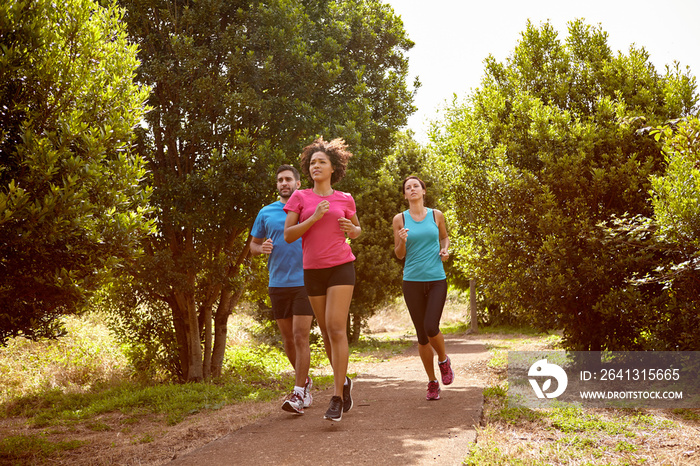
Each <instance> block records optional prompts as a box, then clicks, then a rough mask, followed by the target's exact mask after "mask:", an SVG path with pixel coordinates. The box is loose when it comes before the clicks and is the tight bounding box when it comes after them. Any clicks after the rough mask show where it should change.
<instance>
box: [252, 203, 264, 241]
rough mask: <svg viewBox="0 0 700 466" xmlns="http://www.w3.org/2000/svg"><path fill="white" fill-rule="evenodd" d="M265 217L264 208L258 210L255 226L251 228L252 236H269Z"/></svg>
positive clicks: (261, 237) (262, 237)
mask: <svg viewBox="0 0 700 466" xmlns="http://www.w3.org/2000/svg"><path fill="white" fill-rule="evenodd" d="M264 217H265V215H264V214H263V211H262V210H261V211H260V212H258V216H257V217H255V222H254V223H253V228H251V229H250V236H252V237H253V238H260V239H264V238H267V229H266V228H265V220H264Z"/></svg>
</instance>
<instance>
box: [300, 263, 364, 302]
mask: <svg viewBox="0 0 700 466" xmlns="http://www.w3.org/2000/svg"><path fill="white" fill-rule="evenodd" d="M338 285H352V286H355V262H353V261H351V262H346V263H345V264H340V265H336V266H334V267H328V268H327V269H304V286H305V287H306V292H307V293H308V294H309V296H325V295H326V294H327V290H328V288H330V287H331V286H338Z"/></svg>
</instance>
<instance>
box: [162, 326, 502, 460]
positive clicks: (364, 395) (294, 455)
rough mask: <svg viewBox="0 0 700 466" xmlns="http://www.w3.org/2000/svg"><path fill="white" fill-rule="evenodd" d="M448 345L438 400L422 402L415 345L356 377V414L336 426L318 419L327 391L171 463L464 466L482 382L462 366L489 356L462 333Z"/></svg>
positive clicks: (477, 415)
mask: <svg viewBox="0 0 700 466" xmlns="http://www.w3.org/2000/svg"><path fill="white" fill-rule="evenodd" d="M446 342H447V349H448V354H449V355H450V358H451V360H452V365H453V368H454V370H455V374H456V377H455V381H454V383H453V384H452V385H449V386H442V392H441V399H440V400H438V401H426V399H425V392H426V387H427V377H426V375H425V372H424V370H423V366H422V365H421V362H420V359H419V358H418V351H417V347H416V345H415V344H414V346H413V347H412V348H411V349H409V350H408V351H407V352H406V354H405V355H402V356H399V357H396V358H393V359H392V360H390V361H387V362H382V363H378V364H373V365H371V366H370V367H369V369H368V370H367V371H366V372H364V373H361V374H359V375H358V377H357V378H356V379H355V385H354V389H353V400H354V408H353V409H352V410H351V411H350V412H348V413H345V414H344V415H343V419H342V421H340V422H331V421H326V420H323V414H324V413H325V410H326V408H327V407H328V402H329V400H330V396H331V394H332V393H331V391H330V390H326V391H323V392H314V393H313V394H314V404H313V405H312V406H311V407H309V408H307V409H306V410H305V414H304V415H302V416H298V415H292V414H289V413H285V412H283V411H282V410H280V411H279V413H275V414H272V415H270V416H268V417H267V418H265V419H263V420H261V421H259V422H257V423H255V424H251V425H248V426H246V427H244V428H242V429H240V430H238V431H236V432H233V433H231V434H229V435H226V436H224V437H222V438H220V439H218V440H216V441H214V442H211V443H210V444H208V445H206V446H204V447H202V448H200V449H198V450H195V451H193V452H190V453H189V454H187V455H183V456H181V457H179V458H177V459H176V460H174V461H173V462H172V463H171V464H183V465H185V464H192V465H194V464H197V465H211V464H216V465H219V464H270V465H291V464H336V465H337V464H381V465H394V464H395V465H399V464H401V465H422V464H445V465H458V464H461V463H462V460H463V459H464V457H465V456H466V454H467V452H468V450H469V448H470V446H471V445H472V444H473V442H474V441H475V439H476V432H475V430H474V426H475V425H478V424H479V421H480V418H481V412H482V409H483V396H482V390H483V388H484V387H483V385H482V383H483V382H484V381H481V380H478V379H475V378H473V377H469V374H468V369H467V368H468V366H470V365H471V364H473V363H475V362H479V361H484V360H486V359H487V358H488V354H487V352H486V349H485V348H484V346H483V345H481V344H475V343H470V342H469V340H468V337H465V336H463V335H449V336H446ZM350 370H352V364H351V367H350Z"/></svg>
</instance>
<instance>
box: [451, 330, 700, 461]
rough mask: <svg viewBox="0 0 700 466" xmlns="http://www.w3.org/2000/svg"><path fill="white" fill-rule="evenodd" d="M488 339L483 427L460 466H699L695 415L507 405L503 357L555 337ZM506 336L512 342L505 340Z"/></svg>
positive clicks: (699, 416) (698, 413) (551, 342)
mask: <svg viewBox="0 0 700 466" xmlns="http://www.w3.org/2000/svg"><path fill="white" fill-rule="evenodd" d="M504 330H506V331H505V332H504V333H502V334H493V333H490V332H489V331H486V332H484V333H485V334H486V335H490V338H489V343H488V345H487V346H488V348H489V351H490V353H491V359H490V362H489V364H488V367H489V369H490V370H491V381H490V382H489V386H488V387H486V388H485V389H484V400H485V405H484V421H483V423H482V426H480V427H479V428H477V438H478V440H477V443H476V444H475V445H474V447H473V448H472V450H471V452H470V454H469V456H468V457H467V458H466V459H465V461H464V464H465V465H470V466H476V465H479V466H482V465H523V466H525V465H527V466H540V465H542V466H543V465H568V466H574V465H697V464H700V410H689V409H682V410H634V409H624V410H623V409H583V408H581V407H576V406H572V405H564V404H562V405H560V406H556V407H554V408H552V409H546V410H544V409H537V410H535V409H529V408H524V407H518V406H512V405H511V404H509V402H508V386H507V380H506V379H507V371H506V369H507V351H508V350H533V349H555V348H556V347H557V345H558V337H557V336H556V335H532V334H529V335H527V334H516V332H512V330H513V329H501V331H504ZM505 333H508V334H509V335H508V336H507V337H506V336H505Z"/></svg>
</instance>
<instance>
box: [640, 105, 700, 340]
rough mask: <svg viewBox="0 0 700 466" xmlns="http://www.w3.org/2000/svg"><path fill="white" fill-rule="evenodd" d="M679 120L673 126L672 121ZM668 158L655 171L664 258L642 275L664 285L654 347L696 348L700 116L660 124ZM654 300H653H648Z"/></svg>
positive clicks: (653, 327)
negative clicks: (660, 172)
mask: <svg viewBox="0 0 700 466" xmlns="http://www.w3.org/2000/svg"><path fill="white" fill-rule="evenodd" d="M674 126H675V127H674ZM657 138H660V139H661V140H662V142H663V150H664V155H665V160H666V164H667V168H666V171H665V172H664V174H663V175H656V176H652V179H651V184H652V193H651V194H652V205H653V207H654V215H653V220H654V223H655V224H656V225H657V226H658V229H657V230H655V233H656V234H655V238H656V239H657V241H658V242H659V243H660V244H661V245H662V248H661V249H662V252H663V255H662V258H663V260H661V261H659V262H658V263H655V264H653V266H654V267H653V269H651V270H650V271H649V273H648V275H647V276H646V277H645V278H644V279H642V280H640V282H641V285H646V284H647V283H648V282H649V281H651V282H656V283H660V284H662V285H663V292H662V293H660V294H659V295H660V296H659V298H657V299H656V300H654V301H652V302H653V303H654V304H655V308H654V309H653V310H654V311H656V312H654V313H651V312H650V313H649V315H650V316H651V318H650V319H649V323H648V326H649V328H650V332H649V333H650V335H651V338H652V342H651V343H650V346H652V347H654V348H656V349H665V350H682V351H698V350H700V341H698V338H697V335H698V332H700V304H699V303H698V299H697V297H698V296H699V295H700V273H699V271H700V120H699V119H698V117H697V116H692V117H688V118H687V119H683V120H681V121H679V122H677V125H668V126H666V127H664V128H661V129H660V130H659V133H657ZM650 301H651V300H650Z"/></svg>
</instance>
